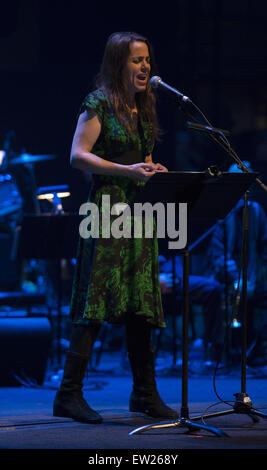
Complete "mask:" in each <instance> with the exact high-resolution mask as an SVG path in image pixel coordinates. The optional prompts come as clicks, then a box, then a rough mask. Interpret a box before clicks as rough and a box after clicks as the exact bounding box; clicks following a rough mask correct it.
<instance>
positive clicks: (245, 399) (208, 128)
mask: <svg viewBox="0 0 267 470" xmlns="http://www.w3.org/2000/svg"><path fill="white" fill-rule="evenodd" d="M176 101H177V104H178V106H179V107H180V108H182V110H183V111H185V113H186V114H187V115H188V116H189V117H190V118H191V119H193V120H194V122H187V123H186V125H187V127H188V128H190V129H194V130H197V131H201V132H205V133H207V134H208V136H209V137H210V138H211V139H212V140H213V141H214V142H216V143H217V144H218V145H220V146H221V147H222V148H223V149H224V150H225V151H226V152H227V153H228V154H229V155H230V156H231V157H232V158H233V159H234V160H235V161H236V162H237V163H238V166H239V168H240V169H241V170H242V171H243V172H244V173H252V172H251V171H250V170H249V169H248V168H247V167H246V166H245V165H244V163H243V162H242V161H241V160H240V158H239V157H238V156H237V154H236V152H235V151H234V150H233V149H232V148H231V146H230V143H229V142H228V140H227V139H226V137H225V134H226V133H227V132H226V131H222V130H221V129H216V128H214V127H213V126H212V125H211V124H210V122H209V121H208V120H207V119H206V117H205V116H204V114H203V113H202V112H201V110H200V109H199V108H198V107H197V106H196V105H195V104H194V103H193V102H192V101H191V100H189V102H190V103H191V104H192V105H193V106H194V107H195V108H196V109H197V110H198V111H199V112H200V114H201V115H202V117H203V118H204V119H205V121H206V123H207V125H202V124H199V123H197V122H196V120H195V119H194V118H193V117H192V116H191V114H190V113H189V112H188V111H187V110H185V109H184V108H183V107H182V105H181V100H180V98H179V97H178V99H177V100H176ZM214 168H215V167H210V168H208V170H207V172H208V173H210V174H211V176H216V174H215V173H216V172H217V168H215V169H214ZM214 171H215V173H214ZM255 181H256V182H257V183H258V184H259V185H260V186H261V188H262V189H263V190H264V191H266V192H267V186H266V185H265V184H264V183H263V182H262V181H261V180H260V179H259V178H256V179H255ZM248 228H249V220H248V191H246V192H245V195H244V209H243V222H242V319H241V328H242V358H241V391H240V392H239V393H234V396H235V397H236V400H235V403H234V405H233V408H232V409H230V410H224V411H219V412H214V413H209V414H202V415H200V416H193V417H190V418H189V409H188V317H189V299H188V278H189V251H188V247H187V246H186V248H185V250H184V266H183V279H184V282H183V299H184V305H183V357H182V377H183V380H182V404H181V417H180V418H179V419H176V420H174V421H170V422H161V423H155V424H151V425H146V426H142V427H140V428H137V429H135V430H133V431H132V432H130V433H129V435H134V434H137V433H140V432H143V431H145V430H149V429H159V428H168V427H173V426H182V427H187V429H188V430H189V432H194V431H195V430H196V429H203V430H207V431H210V432H212V433H213V434H215V435H217V436H218V437H228V435H227V434H226V433H225V432H223V431H221V430H219V429H217V428H215V427H212V426H207V425H204V419H208V418H213V417H218V416H225V415H228V414H233V413H238V414H240V413H242V414H247V415H248V416H249V417H250V418H251V419H252V420H253V422H258V421H259V417H262V418H267V414H264V413H262V412H261V411H259V410H257V409H255V408H253V406H252V401H251V399H250V397H249V396H248V394H247V392H246V355H247V265H248ZM224 403H226V402H224ZM229 405H230V404H229ZM230 406H232V405H230ZM199 420H202V422H203V424H199V423H195V422H194V421H199Z"/></svg>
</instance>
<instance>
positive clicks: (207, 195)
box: [129, 172, 257, 437]
mask: <svg viewBox="0 0 267 470" xmlns="http://www.w3.org/2000/svg"><path fill="white" fill-rule="evenodd" d="M256 176H257V175H256V174H255V173H249V174H240V173H220V174H219V175H214V176H212V175H210V174H209V173H207V172H192V173H191V172H169V173H162V174H156V175H154V176H153V177H151V178H150V180H149V181H148V183H147V185H146V186H145V188H144V189H143V190H142V191H140V193H139V195H138V197H137V198H136V199H137V201H138V202H141V200H143V202H147V201H149V202H151V203H152V204H154V203H156V202H163V203H168V202H175V203H179V202H187V203H188V216H187V232H188V236H187V244H186V247H185V248H184V250H183V260H184V261H183V309H182V310H183V327H182V330H183V331H182V333H183V338H182V340H183V344H182V404H181V413H180V414H181V417H180V418H179V419H176V420H173V421H170V422H160V423H154V424H149V425H146V426H142V427H139V428H137V429H135V430H133V431H131V432H130V433H129V435H133V434H137V433H141V432H144V431H146V430H150V429H158V428H167V427H173V426H182V427H186V428H188V430H189V431H191V432H192V431H195V430H199V429H203V430H207V431H209V432H211V433H213V434H215V435H217V436H218V437H226V436H227V434H226V433H224V432H222V431H221V430H219V429H217V428H215V427H213V426H207V425H204V424H200V423H196V422H195V421H198V420H200V419H202V418H203V416H202V415H201V416H195V417H191V418H190V417H189V407H188V324H189V292H188V278H189V250H188V246H189V244H192V243H193V242H194V241H195V240H196V239H197V238H199V236H200V232H202V233H204V232H205V231H207V230H208V229H210V228H211V227H212V225H214V223H216V222H217V221H218V220H219V219H224V218H225V217H226V215H227V214H228V213H229V212H230V211H231V210H232V209H233V207H234V206H235V205H236V204H237V202H238V201H239V199H240V198H241V197H242V196H243V195H244V194H245V193H246V191H247V189H248V188H249V187H250V186H251V184H252V183H253V182H254V180H255V178H256ZM162 240H163V248H165V250H167V251H168V248H167V247H166V239H161V240H160V241H161V242H162ZM173 251H175V250H173ZM179 252H180V253H181V250H179ZM233 412H235V410H227V411H222V412H218V413H214V414H209V415H205V418H207V417H211V416H219V415H223V414H227V413H233Z"/></svg>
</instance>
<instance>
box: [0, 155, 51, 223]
mask: <svg viewBox="0 0 267 470" xmlns="http://www.w3.org/2000/svg"><path fill="white" fill-rule="evenodd" d="M55 158H56V156H55V155H52V154H48V155H47V154H41V155H31V154H29V153H21V154H20V155H17V156H15V157H13V158H10V157H9V156H8V154H7V153H6V152H5V151H4V150H0V217H3V216H8V215H9V214H11V213H14V212H17V211H20V210H21V208H22V196H21V194H20V191H19V188H18V184H17V181H16V174H17V173H18V171H19V170H20V168H23V167H25V166H27V167H29V166H30V165H31V166H32V165H35V164H37V163H41V162H46V161H50V160H54V159H55Z"/></svg>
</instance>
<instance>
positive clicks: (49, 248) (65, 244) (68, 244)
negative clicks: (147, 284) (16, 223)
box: [13, 213, 82, 363]
mask: <svg viewBox="0 0 267 470" xmlns="http://www.w3.org/2000/svg"><path fill="white" fill-rule="evenodd" d="M81 220H82V217H81V216H79V215H76V214H68V213H63V214H50V213H49V214H41V215H31V214H25V215H24V216H23V219H22V223H21V227H20V229H19V232H18V235H17V241H16V245H17V246H16V247H15V248H14V250H13V256H15V257H16V256H17V257H18V258H21V259H43V260H48V259H49V260H52V261H54V262H55V264H56V267H57V311H58V315H57V343H58V362H59V363H60V360H61V346H60V340H61V320H62V285H61V264H60V262H61V260H62V259H71V258H75V257H76V254H77V253H76V252H77V245H78V237H79V224H80V221H81ZM14 251H15V252H14Z"/></svg>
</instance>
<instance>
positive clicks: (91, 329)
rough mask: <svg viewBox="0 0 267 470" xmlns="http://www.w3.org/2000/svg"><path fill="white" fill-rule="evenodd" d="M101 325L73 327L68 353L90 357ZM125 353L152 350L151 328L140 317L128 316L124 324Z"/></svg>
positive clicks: (92, 324)
mask: <svg viewBox="0 0 267 470" xmlns="http://www.w3.org/2000/svg"><path fill="white" fill-rule="evenodd" d="M100 328H101V323H91V324H89V325H73V328H72V334H71V340H70V348H69V349H70V351H71V352H75V353H77V354H81V355H82V356H88V357H89V356H90V354H91V350H92V348H93V345H94V342H95V340H96V338H97V335H98V333H99V330H100ZM125 332H126V349H127V352H129V353H131V352H133V353H134V352H136V353H137V352H140V353H141V354H142V353H145V352H150V351H151V349H152V341H151V326H150V325H149V324H148V322H147V321H145V320H144V319H143V318H141V317H137V316H131V317H130V316H129V318H127V320H126V322H125Z"/></svg>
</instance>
